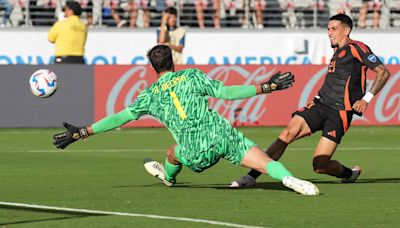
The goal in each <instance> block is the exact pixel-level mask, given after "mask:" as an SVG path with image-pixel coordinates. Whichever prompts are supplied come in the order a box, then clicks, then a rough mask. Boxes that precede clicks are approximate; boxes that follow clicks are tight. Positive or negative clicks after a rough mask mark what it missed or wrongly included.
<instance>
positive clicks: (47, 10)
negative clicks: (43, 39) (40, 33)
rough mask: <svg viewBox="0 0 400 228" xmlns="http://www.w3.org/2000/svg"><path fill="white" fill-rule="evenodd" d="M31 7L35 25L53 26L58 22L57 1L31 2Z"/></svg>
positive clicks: (41, 0)
mask: <svg viewBox="0 0 400 228" xmlns="http://www.w3.org/2000/svg"><path fill="white" fill-rule="evenodd" d="M29 5H30V9H29V13H30V15H31V19H32V24H33V25H42V26H51V25H52V24H53V23H54V22H55V21H57V19H56V16H55V11H56V7H57V0H29Z"/></svg>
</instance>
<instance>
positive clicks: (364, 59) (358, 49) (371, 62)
mask: <svg viewBox="0 0 400 228" xmlns="http://www.w3.org/2000/svg"><path fill="white" fill-rule="evenodd" d="M350 47H351V53H352V54H353V56H354V57H355V58H357V59H358V61H360V62H361V63H363V64H364V65H366V66H367V67H368V68H370V69H374V68H375V67H377V66H379V65H382V62H381V60H380V59H379V58H378V56H376V55H375V54H374V53H373V52H372V51H371V49H370V48H369V47H368V46H367V45H365V44H363V43H361V42H357V43H352V44H350Z"/></svg>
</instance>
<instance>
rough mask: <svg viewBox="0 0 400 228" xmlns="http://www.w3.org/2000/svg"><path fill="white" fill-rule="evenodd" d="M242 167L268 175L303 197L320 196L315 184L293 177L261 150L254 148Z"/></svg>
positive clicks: (245, 157) (243, 161)
mask: <svg viewBox="0 0 400 228" xmlns="http://www.w3.org/2000/svg"><path fill="white" fill-rule="evenodd" d="M241 165H243V166H245V167H248V168H251V169H254V170H257V171H259V172H261V173H264V174H268V175H269V176H270V177H272V178H274V179H276V180H279V181H281V182H282V184H283V185H284V186H286V187H288V188H290V189H292V190H294V191H295V192H298V193H300V194H302V195H318V194H319V189H318V188H317V186H315V185H314V184H313V183H311V182H309V181H305V180H300V179H298V178H296V177H294V176H293V174H292V173H290V172H289V171H288V170H287V169H286V168H285V167H284V166H283V165H282V164H281V163H280V162H277V161H274V160H272V159H271V158H270V157H269V156H268V155H267V154H265V153H264V152H263V151H262V150H261V149H260V148H258V147H255V146H254V147H252V148H251V149H250V151H249V152H247V153H246V155H245V156H244V158H243V160H242V162H241Z"/></svg>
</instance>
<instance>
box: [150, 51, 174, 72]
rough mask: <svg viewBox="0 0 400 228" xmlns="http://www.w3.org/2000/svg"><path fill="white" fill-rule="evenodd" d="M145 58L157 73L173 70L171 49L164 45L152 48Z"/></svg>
mask: <svg viewBox="0 0 400 228" xmlns="http://www.w3.org/2000/svg"><path fill="white" fill-rule="evenodd" d="M147 58H148V59H149V61H150V63H151V65H152V66H153V68H154V70H155V71H156V72H157V73H160V72H163V71H173V70H174V62H173V59H172V52H171V48H169V47H168V46H166V45H156V46H154V47H153V48H152V49H150V51H148V52H147Z"/></svg>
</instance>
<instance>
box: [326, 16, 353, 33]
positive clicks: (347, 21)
mask: <svg viewBox="0 0 400 228" xmlns="http://www.w3.org/2000/svg"><path fill="white" fill-rule="evenodd" d="M329 20H330V21H332V20H335V21H340V23H342V24H344V25H346V26H347V27H349V28H350V32H351V30H352V29H353V20H352V19H351V18H350V17H349V16H347V15H346V14H343V13H339V14H336V15H333V16H332V17H331V18H329Z"/></svg>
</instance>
